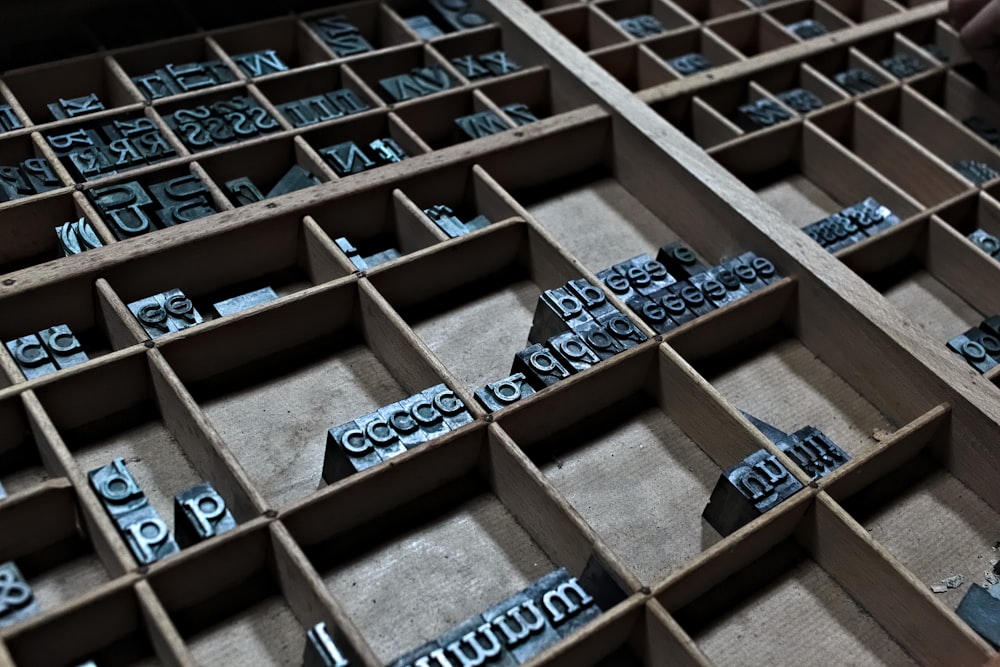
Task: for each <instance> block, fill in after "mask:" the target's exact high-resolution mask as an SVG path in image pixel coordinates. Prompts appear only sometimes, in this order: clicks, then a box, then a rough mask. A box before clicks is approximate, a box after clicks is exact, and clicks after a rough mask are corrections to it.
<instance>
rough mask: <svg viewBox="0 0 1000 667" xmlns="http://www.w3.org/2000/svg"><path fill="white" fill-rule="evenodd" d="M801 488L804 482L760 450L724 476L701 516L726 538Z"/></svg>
mask: <svg viewBox="0 0 1000 667" xmlns="http://www.w3.org/2000/svg"><path fill="white" fill-rule="evenodd" d="M801 488H802V482H800V481H798V480H797V479H795V477H793V476H792V474H791V473H790V472H788V470H787V469H786V468H785V466H784V465H782V464H781V462H780V461H778V459H776V458H775V457H774V456H773V455H772V454H771V453H769V452H768V451H766V450H763V449H759V450H757V451H756V452H754V453H753V454H751V455H750V456H748V457H746V458H745V459H743V460H742V461H740V462H739V464H737V465H736V466H734V467H732V468H730V469H729V470H726V471H725V472H723V474H722V475H721V476H720V477H719V481H718V482H716V484H715V489H713V490H712V496H711V498H710V499H709V501H708V506H707V507H705V511H704V512H703V513H702V517H704V518H705V520H706V521H708V523H709V524H710V525H711V526H712V527H713V528H715V529H716V530H717V531H719V534H720V535H723V536H726V535H729V534H730V533H733V532H734V531H736V530H738V529H740V528H742V527H743V526H745V525H746V524H748V523H750V522H751V521H753V520H754V519H756V518H757V517H758V516H760V515H761V514H763V513H764V512H766V511H768V510H770V509H772V508H774V507H776V506H777V505H778V503H780V502H781V501H783V500H785V499H786V498H788V497H789V496H791V495H792V494H794V493H795V492H796V491H798V490H800V489H801Z"/></svg>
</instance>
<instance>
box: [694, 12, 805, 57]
mask: <svg viewBox="0 0 1000 667" xmlns="http://www.w3.org/2000/svg"><path fill="white" fill-rule="evenodd" d="M711 31H712V33H713V34H715V35H718V36H719V37H721V38H722V39H723V40H725V41H726V43H728V44H729V45H730V46H732V47H733V48H735V49H737V50H739V52H740V53H742V54H743V55H744V56H747V57H753V56H755V55H757V54H760V53H765V52H767V51H773V50H774V49H780V48H781V47H783V46H788V45H789V44H794V43H795V42H796V41H797V40H796V38H794V37H792V35H791V34H790V33H789V32H788V31H786V30H785V29H783V28H782V27H781V26H779V25H778V24H777V23H775V22H774V20H773V19H771V18H769V17H768V16H767V15H766V14H750V15H748V16H741V17H734V18H727V19H720V20H719V21H715V22H713V23H712V25H711Z"/></svg>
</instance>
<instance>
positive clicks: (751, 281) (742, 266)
mask: <svg viewBox="0 0 1000 667" xmlns="http://www.w3.org/2000/svg"><path fill="white" fill-rule="evenodd" d="M755 258H757V255H755V254H754V253H752V252H746V253H743V254H742V255H740V256H739V257H734V258H733V259H731V260H729V261H728V262H724V263H723V264H721V265H720V268H725V269H727V270H729V271H730V272H731V273H732V274H733V275H734V276H736V278H737V279H739V281H740V284H741V285H742V286H743V289H745V290H746V291H747V293H748V294H749V293H750V292H755V291H757V290H759V289H761V288H762V287H765V286H766V285H767V283H765V282H764V281H763V280H761V279H760V277H759V276H758V275H757V271H756V270H755V269H754V267H753V264H752V262H753V260H754V259H755ZM772 268H773V267H772ZM772 273H774V271H773V270H772Z"/></svg>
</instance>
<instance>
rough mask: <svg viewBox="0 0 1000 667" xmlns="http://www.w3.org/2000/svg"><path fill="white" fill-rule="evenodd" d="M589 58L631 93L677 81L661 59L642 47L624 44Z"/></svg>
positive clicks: (593, 54) (675, 76) (674, 74)
mask: <svg viewBox="0 0 1000 667" xmlns="http://www.w3.org/2000/svg"><path fill="white" fill-rule="evenodd" d="M591 57H592V58H593V59H594V62H596V63H597V64H598V65H600V66H601V67H603V68H604V69H606V70H607V71H608V72H609V73H610V74H611V75H612V76H613V77H615V78H616V79H617V80H618V81H619V82H621V84H622V85H624V86H625V87H626V88H628V89H629V90H631V91H637V90H643V89H645V88H650V87H652V86H656V85H659V84H661V83H666V82H667V81H674V80H676V79H677V74H676V73H675V72H672V71H671V70H670V69H669V68H668V67H667V64H666V63H665V62H664V61H663V59H662V58H660V57H659V56H657V55H656V54H654V53H652V52H651V51H650V50H649V49H647V48H646V47H644V46H637V45H634V44H625V45H622V46H620V47H611V48H608V49H603V50H601V51H599V52H596V53H592V54H591Z"/></svg>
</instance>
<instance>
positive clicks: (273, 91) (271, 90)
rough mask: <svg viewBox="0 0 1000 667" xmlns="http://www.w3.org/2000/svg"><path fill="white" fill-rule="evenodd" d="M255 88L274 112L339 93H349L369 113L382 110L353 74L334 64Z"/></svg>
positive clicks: (310, 69)
mask: <svg viewBox="0 0 1000 667" xmlns="http://www.w3.org/2000/svg"><path fill="white" fill-rule="evenodd" d="M257 88H258V89H259V90H260V92H261V93H263V94H264V97H266V98H267V100H268V101H269V102H270V103H271V104H273V105H274V106H275V107H276V108H277V107H278V106H280V105H281V104H284V103H287V102H295V101H297V100H301V99H303V98H306V97H313V96H316V95H325V94H326V93H332V92H333V91H335V90H341V89H347V90H350V91H351V92H352V93H354V94H355V95H356V96H357V97H358V98H359V99H360V100H361V101H362V102H364V103H365V104H367V105H368V106H369V107H370V108H372V109H374V108H376V107H379V106H381V102H380V100H379V99H378V98H377V97H376V96H375V93H374V92H373V91H371V90H370V89H369V88H368V86H367V85H366V84H364V83H362V82H361V81H360V80H359V79H358V78H357V77H356V76H353V75H352V73H350V72H344V70H343V69H342V68H341V67H340V66H339V65H334V64H328V65H321V66H316V67H310V68H308V69H305V70H302V71H297V72H291V73H289V74H287V75H284V76H276V77H271V78H268V79H267V80H265V81H260V82H259V83H257ZM353 113H363V112H353ZM341 118H343V116H341V117H338V120H339V119H341ZM320 122H323V121H322V120H321V121H320ZM293 125H294V123H293Z"/></svg>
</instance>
